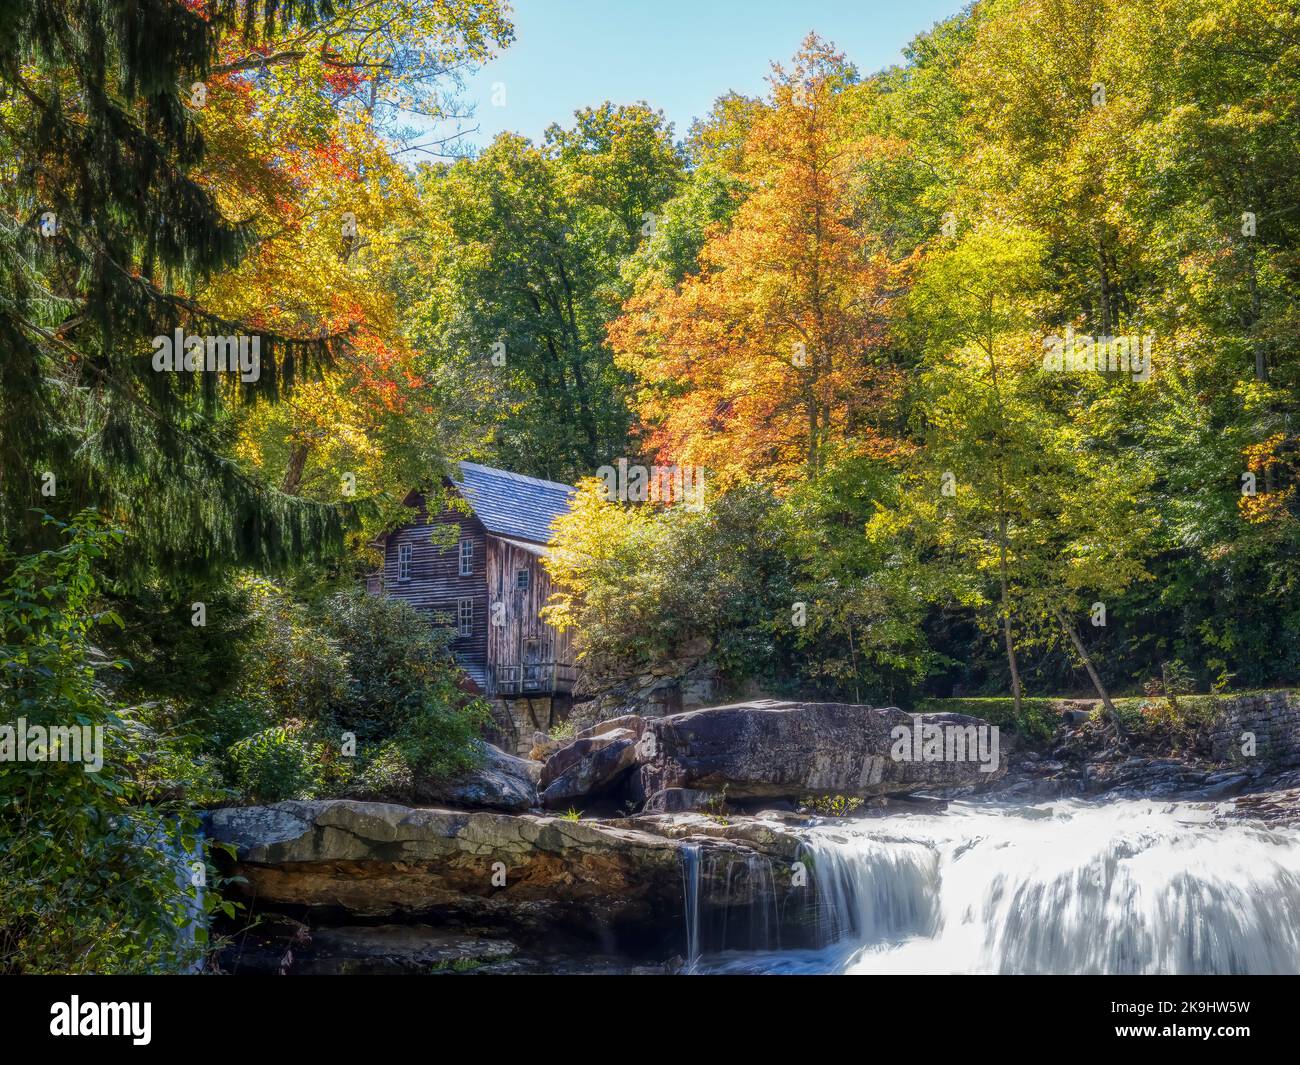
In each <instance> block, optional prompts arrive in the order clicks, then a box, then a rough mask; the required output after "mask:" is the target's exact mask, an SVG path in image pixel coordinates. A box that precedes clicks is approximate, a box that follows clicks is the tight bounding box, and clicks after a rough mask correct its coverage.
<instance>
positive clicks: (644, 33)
mask: <svg viewBox="0 0 1300 1065" xmlns="http://www.w3.org/2000/svg"><path fill="white" fill-rule="evenodd" d="M963 6H964V4H963V2H962V0H513V8H514V19H513V21H514V24H515V38H516V39H515V43H514V44H513V45H512V46H511V47H510V48H508V49H507V50H506V51H505V52H503V53H502V54H501V56H500V57H498V58H497V59H496V60H494V61H493V62H491V63H489V64H488V65H487V66H485V67H484V68H483V69H482V70H480V71H479V72H477V73H476V74H474V75H472V76H471V77H470V78H469V79H467V83H466V90H467V91H466V98H467V99H468V100H471V101H473V102H474V103H475V105H476V108H477V110H476V114H475V117H474V119H473V120H472V121H471V122H470V123H469V124H470V125H478V126H479V127H480V132H478V133H475V134H472V135H470V136H469V137H468V138H467V139H468V143H469V144H471V145H473V146H476V147H482V146H484V145H486V144H488V143H490V142H491V140H492V138H493V137H494V136H496V134H497V133H499V132H501V131H502V130H507V129H508V130H515V131H518V132H520V133H523V134H524V135H526V136H528V137H531V138H533V139H534V140H537V139H539V138H540V136H541V134H542V131H543V130H544V129H545V128H546V127H547V126H548V125H550V123H552V122H559V123H561V124H562V125H567V124H568V123H569V121H570V119H571V117H572V115H573V112H574V111H575V110H577V109H578V108H581V107H584V106H587V105H590V104H598V103H600V102H601V101H603V100H612V101H614V102H615V103H632V102H634V101H636V100H645V101H646V102H647V103H649V104H650V105H651V106H652V107H656V108H659V109H661V110H662V111H663V112H664V114H665V116H666V117H667V118H668V120H669V121H671V122H672V123H673V124H674V133H675V134H676V136H677V137H679V138H680V137H683V136H685V134H686V131H687V129H688V127H689V126H690V121H691V119H692V118H694V117H697V116H699V115H702V114H704V113H706V112H707V111H708V109H709V107H710V105H711V104H712V103H713V101H714V99H716V98H717V97H718V96H719V95H721V94H722V93H724V92H726V91H728V90H729V89H734V90H736V91H738V92H743V93H747V94H750V95H754V94H760V93H763V92H765V91H766V84H765V82H764V78H765V77H766V76H767V74H768V71H769V64H770V63H771V62H772V60H774V59H775V60H780V61H783V62H784V61H787V60H789V58H790V56H791V55H793V53H794V52H795V50H796V48H797V47H798V45H799V42H800V41H801V40H802V39H803V37H804V35H805V34H807V33H808V31H809V30H813V29H815V30H816V31H817V32H818V33H820V34H821V35H822V36H823V37H825V38H828V39H829V40H831V41H834V42H835V44H836V45H838V46H839V48H840V50H841V51H843V52H844V53H845V54H846V55H847V56H848V57H849V59H850V60H851V61H852V62H853V63H855V64H856V65H857V67H858V69H859V70H861V71H862V72H863V73H864V74H868V73H872V72H874V71H877V70H880V69H883V68H884V67H888V66H891V65H892V64H894V63H897V62H899V61H900V59H901V57H902V49H903V46H904V45H906V44H907V42H908V41H910V40H911V39H912V38H913V37H914V36H916V34H917V33H920V32H922V31H924V30H927V29H929V28H930V27H931V26H932V25H934V23H935V22H938V21H940V20H942V19H945V18H947V17H949V16H951V15H953V14H955V13H956V12H957V11H958V10H960V9H961V8H962V7H963ZM494 83H501V84H503V85H504V86H505V100H506V104H505V106H504V107H494V106H493V105H492V92H493V85H494Z"/></svg>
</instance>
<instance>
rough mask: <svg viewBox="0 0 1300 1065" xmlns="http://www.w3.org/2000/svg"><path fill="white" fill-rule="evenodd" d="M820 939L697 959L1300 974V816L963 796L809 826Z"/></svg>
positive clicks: (783, 967) (832, 967) (953, 968)
mask: <svg viewBox="0 0 1300 1065" xmlns="http://www.w3.org/2000/svg"><path fill="white" fill-rule="evenodd" d="M805 853H806V855H807V857H808V859H809V865H810V877H809V879H810V883H811V885H812V887H813V889H814V890H813V891H812V892H811V893H810V895H811V898H810V902H811V903H812V904H813V905H814V906H815V908H816V913H815V915H814V918H815V924H816V937H817V942H818V943H819V946H818V947H817V949H815V950H802V951H785V952H780V953H778V952H767V953H751V954H748V955H746V956H744V957H740V956H738V955H735V954H734V953H733V954H732V955H730V956H727V957H718V958H710V957H709V956H708V955H706V956H705V957H704V959H702V961H701V963H700V967H701V968H705V969H713V970H715V971H716V970H733V971H734V970H741V971H750V972H778V971H779V972H849V973H956V972H962V973H980V972H999V973H1207V974H1236V973H1296V972H1300V830H1298V829H1288V828H1270V827H1265V826H1262V825H1258V824H1250V823H1245V822H1234V823H1221V822H1218V821H1216V820H1215V810H1214V808H1213V806H1211V805H1208V804H1192V803H1170V802H1155V801H1149V800H1147V801H1144V800H1125V801H1118V802H1110V803H1104V804H1089V803H1085V802H1082V801H1078V800H1068V801H1064V802H1056V803H1049V804H1038V805H1019V806H1016V805H1003V804H979V803H954V804H953V805H952V806H950V807H949V809H948V810H947V811H945V812H944V813H941V814H934V815H911V816H907V817H894V818H882V819H861V820H855V821H845V822H842V823H836V824H833V825H822V826H819V827H816V828H813V829H811V830H809V832H808V834H807V837H806V848H805Z"/></svg>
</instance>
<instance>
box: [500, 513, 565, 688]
mask: <svg viewBox="0 0 1300 1065" xmlns="http://www.w3.org/2000/svg"><path fill="white" fill-rule="evenodd" d="M520 570H526V571H527V573H528V587H527V588H520V587H518V585H517V577H516V574H518V573H519V571H520ZM487 590H488V619H489V624H488V645H487V660H488V664H489V665H492V666H509V665H531V664H535V663H541V662H562V663H566V664H571V663H572V662H573V633H572V632H571V631H570V632H564V633H561V632H557V631H556V630H555V629H554V628H552V627H551V626H550V625H548V624H546V622H544V621H543V620H542V619H541V616H540V615H541V611H542V607H544V606H545V605H546V601H547V600H548V599H549V598H550V596H551V591H552V586H551V578H550V574H548V573H547V572H546V569H545V567H544V566H543V565H542V560H541V559H540V558H539V557H538V556H537V555H535V554H533V553H532V552H531V551H526V550H524V549H523V548H522V547H516V546H515V545H514V544H512V543H509V542H507V541H505V540H501V539H499V538H497V537H495V536H488V538H487ZM497 603H501V604H503V606H504V611H503V617H502V619H501V620H502V621H503V624H500V625H498V624H494V623H492V608H493V606H494V604H497Z"/></svg>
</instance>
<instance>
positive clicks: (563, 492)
mask: <svg viewBox="0 0 1300 1065" xmlns="http://www.w3.org/2000/svg"><path fill="white" fill-rule="evenodd" d="M452 484H453V485H454V487H455V488H456V490H457V491H458V492H459V493H460V494H461V496H462V498H463V499H464V500H465V502H467V503H468V504H469V505H470V507H471V508H472V509H473V511H474V514H475V516H476V517H477V518H478V520H479V521H481V522H482V523H483V527H484V528H485V529H487V531H488V532H490V533H494V534H496V535H497V536H508V537H513V538H515V539H519V540H529V541H532V542H533V543H536V544H545V543H547V542H549V540H550V539H551V523H552V522H553V521H554V520H555V519H556V518H557V517H559V516H560V515H561V514H563V513H565V512H566V511H567V510H568V509H569V502H570V500H571V499H572V498H573V494H574V490H573V489H572V488H571V487H570V486H569V485H567V484H559V483H557V482H555V481H543V480H540V479H539V478H536V477H525V476H523V475H522V474H519V473H507V472H506V471H505V470H496V469H493V468H492V467H491V466H480V465H479V464H478V463H476V462H462V463H460V480H459V481H453V482H452Z"/></svg>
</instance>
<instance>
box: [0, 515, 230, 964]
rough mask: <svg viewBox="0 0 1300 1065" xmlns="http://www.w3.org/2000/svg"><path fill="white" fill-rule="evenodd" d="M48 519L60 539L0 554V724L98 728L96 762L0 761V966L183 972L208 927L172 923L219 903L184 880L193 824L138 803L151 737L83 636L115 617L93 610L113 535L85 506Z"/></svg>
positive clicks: (169, 808) (143, 800) (170, 806)
mask: <svg viewBox="0 0 1300 1065" xmlns="http://www.w3.org/2000/svg"><path fill="white" fill-rule="evenodd" d="M47 524H51V525H57V526H58V527H59V528H60V530H61V532H62V533H63V535H64V538H65V541H66V542H65V544H64V546H62V547H60V548H57V549H53V550H46V551H40V552H37V553H35V554H30V555H25V556H21V557H15V556H13V555H11V554H9V553H8V552H7V551H6V550H4V549H3V548H0V572H3V573H4V574H5V577H4V583H3V587H2V588H0V678H2V680H3V683H0V722H3V723H5V724H8V725H10V726H13V725H14V724H15V723H16V720H17V719H18V718H20V717H21V718H23V719H25V721H26V722H27V725H28V726H29V727H30V726H32V725H42V726H46V727H50V726H72V725H81V726H88V727H90V728H92V729H93V728H95V727H102V728H103V730H104V731H103V764H102V767H101V768H100V769H99V771H98V772H87V771H86V769H87V766H86V765H84V764H82V763H79V762H74V761H67V762H64V761H22V762H19V761H14V760H5V761H0V972H3V973H60V972H63V973H68V972H78V973H143V972H163V971H177V970H181V969H184V968H186V967H187V966H188V965H190V964H191V963H193V962H194V961H195V960H197V955H198V954H200V953H201V952H202V950H203V949H204V946H203V945H204V943H205V941H206V933H205V932H204V930H203V929H202V928H200V929H199V930H198V938H197V941H196V942H194V943H192V944H186V943H184V942H182V937H181V936H180V935H179V934H178V931H177V930H178V929H181V928H185V927H186V926H187V925H188V924H189V923H190V921H191V919H192V916H193V914H194V913H195V910H196V908H197V907H201V906H202V905H207V906H216V905H220V899H219V897H218V896H217V894H216V892H206V893H204V895H203V900H204V901H203V903H200V901H199V894H198V892H197V891H196V889H195V888H193V887H191V886H190V878H189V877H188V876H186V875H184V874H185V873H186V872H188V870H187V869H186V868H185V867H186V866H187V865H188V863H189V860H190V856H192V855H194V854H197V853H199V851H198V849H197V843H196V833H195V829H196V827H197V824H196V820H195V819H194V818H193V817H192V816H191V815H189V813H188V812H187V810H186V809H185V808H184V807H182V806H180V805H178V804H175V803H169V802H158V803H153V802H150V801H148V797H147V795H146V794H145V792H144V790H143V789H142V788H141V787H140V785H139V783H138V781H137V779H136V776H135V771H136V769H137V768H138V767H139V766H140V765H141V763H142V761H143V760H144V758H145V757H146V755H148V754H149V753H150V752H149V748H148V731H147V730H145V729H141V728H140V727H137V722H136V720H135V718H134V715H133V711H132V709H131V708H129V707H127V706H125V705H123V704H121V703H119V702H118V701H116V699H115V698H114V696H113V694H112V692H111V690H110V689H109V688H108V687H106V685H105V684H103V683H102V682H101V681H100V680H99V679H98V677H97V672H98V671H99V670H100V668H101V666H100V663H99V658H100V656H99V655H98V654H97V653H96V652H95V651H94V649H93V647H92V645H91V637H92V634H93V633H94V632H95V630H96V628H97V626H101V625H105V624H109V625H111V624H117V623H118V620H119V619H118V618H117V617H116V616H115V615H113V614H111V613H109V614H101V613H97V612H96V604H97V603H98V601H99V582H100V579H101V577H100V574H101V568H100V567H101V566H102V564H103V560H104V558H105V556H106V555H107V554H108V553H109V552H110V551H111V550H112V549H114V548H115V547H116V546H117V544H118V543H119V542H120V541H121V539H122V534H121V533H120V532H119V531H117V530H108V529H104V528H103V527H102V526H101V525H100V523H99V521H98V520H97V519H96V518H95V516H94V515H93V514H90V513H87V514H83V515H82V516H80V517H79V518H77V519H76V520H75V521H74V522H73V523H72V524H70V525H61V524H60V523H57V522H54V520H53V519H47ZM122 664H123V663H107V664H106V665H107V666H120V665H122ZM92 735H93V734H92Z"/></svg>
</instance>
